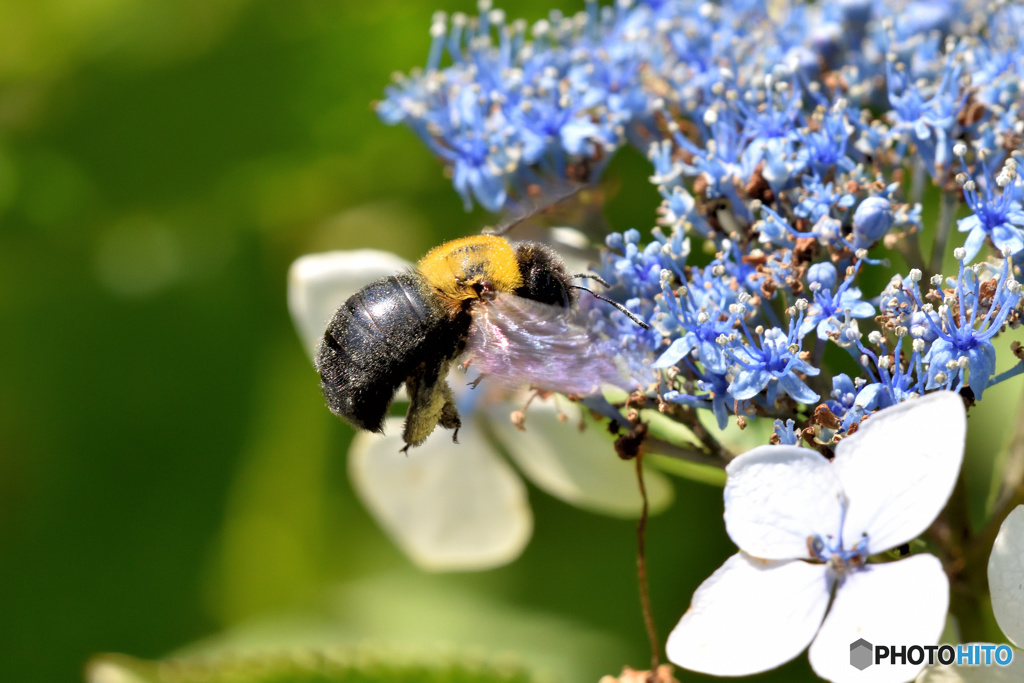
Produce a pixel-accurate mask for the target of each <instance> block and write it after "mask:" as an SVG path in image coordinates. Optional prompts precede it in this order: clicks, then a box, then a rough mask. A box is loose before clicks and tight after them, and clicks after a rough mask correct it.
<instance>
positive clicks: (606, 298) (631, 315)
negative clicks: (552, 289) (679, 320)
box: [569, 285, 651, 330]
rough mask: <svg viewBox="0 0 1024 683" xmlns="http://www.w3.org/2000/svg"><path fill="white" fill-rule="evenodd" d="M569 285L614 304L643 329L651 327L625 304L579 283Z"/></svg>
mask: <svg viewBox="0 0 1024 683" xmlns="http://www.w3.org/2000/svg"><path fill="white" fill-rule="evenodd" d="M569 286H570V287H572V288H573V289H582V290H583V291H584V292H590V293H591V294H592V295H593V296H594V297H595V298H598V299H600V300H601V301H605V302H607V303H610V304H611V305H612V306H614V307H615V308H616V309H618V310H619V311H620V312H621V313H622V314H623V315H625V316H626V317H627V318H629V319H630V320H632V321H633V322H634V323H636V324H637V325H639V326H640V327H642V328H644V329H645V330H649V329H651V326H650V325H648V324H647V323H645V322H644V321H643V320H641V319H640V318H638V317H637V316H636V315H635V314H634V313H632V312H630V311H629V309H627V308H626V307H625V306H623V305H622V304H620V303H619V302H618V301H612V300H611V299H609V298H608V297H604V296H601V295H600V294H598V293H597V292H595V291H594V290H592V289H587V288H586V287H583V286H580V285H569Z"/></svg>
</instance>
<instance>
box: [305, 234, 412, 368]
mask: <svg viewBox="0 0 1024 683" xmlns="http://www.w3.org/2000/svg"><path fill="white" fill-rule="evenodd" d="M411 267H412V264H410V263H409V262H408V261H406V260H405V259H402V258H399V257H397V256H395V255H394V254H392V253H389V252H386V251H378V250H376V249H360V250H357V251H328V252H324V253H322V254H307V255H306V256H301V257H299V258H297V259H295V261H294V262H293V263H292V265H291V267H290V268H289V269H288V311H289V312H290V313H291V314H292V321H293V322H294V323H295V327H296V329H298V331H299V337H300V338H301V339H302V346H303V347H304V348H305V349H306V352H307V353H309V354H310V358H312V357H313V354H315V353H316V347H317V344H319V343H320V339H321V338H323V336H324V330H325V329H327V323H328V322H329V321H330V319H331V317H332V316H333V315H334V312H335V311H336V310H338V306H340V305H341V304H343V303H344V302H345V301H346V300H347V299H348V298H349V297H350V296H352V295H353V294H355V293H356V292H357V291H359V290H360V289H362V288H363V287H365V286H366V285H368V284H370V283H371V282H373V281H374V280H377V279H380V278H382V277H386V276H388V275H394V274H395V273H400V272H402V271H403V270H408V269H409V268H411Z"/></svg>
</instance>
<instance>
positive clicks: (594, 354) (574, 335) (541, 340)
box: [464, 293, 637, 395]
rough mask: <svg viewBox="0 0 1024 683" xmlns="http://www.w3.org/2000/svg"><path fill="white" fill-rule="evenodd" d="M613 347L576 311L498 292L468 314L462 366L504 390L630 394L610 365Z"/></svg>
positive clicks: (630, 385) (625, 381) (628, 383)
mask: <svg viewBox="0 0 1024 683" xmlns="http://www.w3.org/2000/svg"><path fill="white" fill-rule="evenodd" d="M617 354H618V345H617V344H616V343H615V342H614V341H612V340H610V339H604V338H602V337H600V336H598V335H597V334H595V333H594V332H592V331H591V330H590V327H589V326H588V324H587V318H586V313H584V312H582V311H580V310H579V309H575V308H574V309H566V308H563V307H561V306H551V305H548V304H542V303H540V302H537V301H533V300H531V299H524V298H522V297H518V296H515V295H512V294H505V293H499V294H498V295H496V296H495V297H494V298H492V299H488V300H486V301H480V302H479V303H477V304H476V308H475V309H474V311H473V321H472V323H471V324H470V328H469V338H468V342H467V347H466V354H465V356H464V358H465V363H466V365H467V366H468V367H469V368H470V369H471V370H476V371H477V372H480V373H482V374H483V375H485V376H486V379H485V381H498V382H499V383H501V384H503V385H505V386H507V387H510V388H520V387H523V386H524V385H530V386H532V387H534V388H536V389H543V390H546V391H555V392H558V393H562V394H583V395H587V394H592V393H594V392H596V391H597V390H598V389H599V388H600V386H601V385H602V384H611V385H613V386H617V387H620V388H622V389H626V390H627V391H631V390H633V389H635V388H637V384H636V382H634V381H631V380H629V379H628V378H627V377H626V376H625V375H624V374H623V373H620V371H619V368H618V366H617V364H616V361H615V359H616V356H617Z"/></svg>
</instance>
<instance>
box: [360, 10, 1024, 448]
mask: <svg viewBox="0 0 1024 683" xmlns="http://www.w3.org/2000/svg"><path fill="white" fill-rule="evenodd" d="M480 10H481V11H480V14H479V16H477V17H467V16H465V15H461V14H453V15H452V16H451V17H447V16H445V15H440V14H439V15H438V16H436V17H435V20H434V23H433V26H432V28H431V34H432V36H433V42H432V45H431V48H430V53H429V56H428V58H427V63H426V66H425V68H424V69H422V70H420V71H416V72H413V73H412V74H410V75H408V76H403V77H401V78H399V79H398V80H397V82H396V83H395V84H394V85H393V86H391V87H390V88H389V89H388V90H387V93H386V98H385V99H384V100H383V101H382V102H381V103H380V104H379V105H378V113H379V114H380V116H381V117H382V118H383V119H384V120H385V121H387V122H389V123H402V124H405V125H407V126H409V127H410V128H411V129H412V130H414V131H415V132H416V133H417V134H418V135H419V136H420V137H421V138H422V139H423V140H424V142H425V143H426V144H427V145H428V146H429V147H430V148H431V149H432V150H433V151H434V152H435V153H436V154H437V156H438V157H439V159H441V161H442V162H443V163H444V164H445V165H446V166H447V167H448V168H449V170H450V173H451V176H452V178H453V181H454V185H455V189H456V190H457V191H458V192H459V194H460V195H461V196H462V197H463V199H464V201H465V202H466V203H467V206H469V205H470V204H471V203H472V202H474V201H475V202H478V203H479V204H481V205H482V206H484V207H486V208H488V209H491V210H498V209H500V208H502V207H505V206H507V205H508V204H509V203H510V202H513V201H515V200H516V199H517V198H518V197H521V196H523V195H525V194H527V193H528V192H529V191H530V188H531V186H532V185H534V184H544V183H550V182H559V181H565V180H569V181H588V182H589V181H593V180H596V179H597V178H598V177H599V175H600V173H601V171H602V169H603V168H604V167H605V165H606V164H607V162H608V160H609V159H610V158H611V156H612V155H613V154H615V153H617V152H618V150H620V149H622V148H624V147H629V146H632V147H634V148H636V149H638V150H640V151H641V152H643V153H645V154H646V155H647V158H648V159H649V160H650V163H651V168H652V171H651V175H650V181H651V182H652V183H653V184H654V186H655V187H656V188H657V191H658V193H659V195H660V197H661V203H660V206H658V208H657V215H658V226H657V227H655V228H654V229H653V231H652V232H651V237H650V239H645V238H644V236H643V235H641V233H640V232H639V231H637V230H625V231H623V232H621V233H613V234H611V235H610V236H609V237H608V238H607V241H606V249H605V250H604V252H603V255H602V258H601V262H600V264H598V266H597V267H596V271H597V272H599V274H600V275H601V276H602V277H603V278H604V279H605V280H607V281H608V282H609V283H610V284H611V290H610V291H609V292H608V294H609V295H610V296H613V297H614V298H616V299H617V300H618V301H620V302H622V303H623V304H624V305H625V306H626V307H627V308H628V309H629V310H630V311H631V312H633V313H635V314H636V315H637V316H639V317H640V318H642V319H644V320H645V321H647V322H648V323H649V324H650V326H651V329H650V330H643V329H640V328H639V327H638V326H636V325H635V324H633V323H632V322H631V321H630V320H629V319H628V318H627V317H626V316H624V315H622V314H621V313H619V312H617V311H614V310H611V309H609V307H607V306H594V307H593V320H594V325H595V328H596V329H597V330H598V331H599V332H600V333H602V334H604V335H607V336H608V337H609V338H612V339H615V340H617V341H618V342H619V343H620V346H621V352H622V357H623V359H624V360H625V361H626V363H627V364H628V366H629V367H630V369H631V371H632V372H634V374H635V376H636V377H637V378H638V379H640V380H641V381H643V382H644V383H645V384H647V385H648V386H649V388H650V392H651V395H652V396H653V395H654V393H656V394H657V397H658V399H659V400H660V401H662V402H663V404H669V405H672V404H674V405H677V406H682V407H683V408H680V409H681V410H682V409H693V410H697V409H702V410H709V411H711V412H712V413H713V414H714V416H715V418H716V419H717V421H718V422H719V424H720V425H722V426H725V425H726V423H727V422H728V420H729V418H730V416H743V419H742V420H740V422H741V424H743V423H745V422H746V420H748V419H750V418H753V417H756V416H767V417H771V418H772V419H775V418H781V419H780V420H779V421H778V422H777V423H776V427H775V437H774V438H775V440H777V441H779V442H782V443H793V442H795V441H797V440H798V439H799V438H804V439H812V440H816V441H819V442H821V443H828V442H831V441H833V440H835V439H837V438H842V436H844V435H845V434H846V433H848V432H849V431H850V430H851V429H854V428H855V427H856V425H857V423H858V422H859V421H860V420H861V419H863V418H864V417H865V416H867V415H869V414H870V413H872V412H874V411H876V410H879V409H881V408H884V407H886V406H889V405H892V404H895V403H899V402H902V401H905V400H908V399H910V398H913V397H915V396H917V395H920V394H923V393H925V392H928V391H934V390H938V389H949V390H954V391H961V392H962V393H964V394H965V396H966V397H968V398H973V399H975V400H976V399H981V398H982V396H983V394H984V392H985V390H986V388H988V387H989V386H991V385H992V384H994V383H996V382H998V381H1002V380H1003V379H1007V378H1008V377H1010V376H1013V375H1015V374H1019V373H1020V372H1022V371H1024V365H1021V364H1018V365H1017V366H1015V368H1014V369H1013V370H1011V371H1009V372H1007V373H1003V374H1002V375H995V360H996V347H995V346H994V345H993V338H994V337H995V336H996V335H998V334H999V333H1000V332H1002V331H1003V330H1005V329H1006V328H1007V327H1008V326H1016V325H1018V324H1019V322H1020V316H1021V308H1022V304H1021V287H1020V285H1019V284H1018V282H1017V279H1016V277H1015V276H1019V274H1020V273H1019V267H1020V262H1021V260H1022V259H1024V209H1022V202H1024V181H1022V179H1021V178H1020V177H1019V176H1018V174H1017V167H1018V164H1019V163H1020V156H1021V152H1020V151H1019V150H1020V148H1021V147H1022V141H1024V88H1022V87H1021V83H1022V82H1024V39H1022V34H1021V33H1020V27H1021V26H1022V25H1024V9H1022V8H1021V7H1020V6H1019V5H1015V4H1012V3H995V4H993V3H989V2H985V1H983V0H956V1H939V2H929V3H922V2H901V1H897V0H892V1H886V0H845V1H843V2H817V3H800V2H794V3H788V4H786V3H783V4H779V3H765V2H760V1H757V0H723V1H722V2H721V3H717V4H712V3H707V2H703V1H701V2H698V1H695V0H658V1H655V0H650V1H648V2H636V3H632V2H629V1H628V0H620V1H619V2H617V3H616V4H615V5H614V6H610V7H600V6H599V5H598V4H597V3H596V2H586V3H585V6H584V9H583V10H582V11H581V12H579V13H578V14H576V15H573V16H564V15H562V14H560V13H558V12H553V13H551V14H550V15H549V16H548V18H546V19H544V20H541V21H539V22H536V23H535V24H533V25H532V26H528V25H527V24H526V23H524V22H521V21H517V22H508V21H507V20H506V18H505V15H504V13H503V12H501V11H499V10H495V9H492V8H491V6H490V4H489V2H481V3H480ZM926 197H927V198H930V199H929V201H935V202H936V203H937V206H936V207H935V208H936V210H935V211H931V212H929V213H925V212H924V210H923V209H924V207H923V202H924V201H925V199H926ZM936 197H938V199H937V200H936V199H934V198H936ZM961 200H962V201H961ZM958 207H962V208H961V209H958ZM958 210H959V211H960V212H959V213H958ZM931 214H937V215H938V218H930V219H929V221H928V222H926V221H925V220H924V219H923V217H922V216H923V215H931ZM954 224H956V226H957V227H958V228H959V232H961V233H966V235H965V237H966V241H965V242H964V244H963V247H962V248H958V249H956V250H955V254H954V256H955V260H956V262H957V263H958V266H957V274H956V276H955V277H949V278H946V277H943V276H941V275H939V274H938V272H939V271H940V270H941V268H942V266H943V256H944V255H947V256H948V255H949V251H950V250H952V249H953V247H954V246H956V245H954V244H952V243H950V239H951V236H953V237H955V236H956V235H957V231H953V230H952V226H953V225H954ZM923 235H924V236H925V237H924V239H923V240H922V239H921V237H922V236H923ZM691 242H694V243H698V242H699V244H700V248H699V249H694V250H693V251H692V253H691ZM922 243H926V244H929V245H931V244H933V243H934V245H935V246H934V247H933V248H932V249H931V250H930V252H929V254H927V255H926V254H925V253H924V252H923V251H922V249H921V248H920V244H922ZM896 254H898V255H899V258H900V259H901V260H902V261H906V262H907V263H908V264H909V269H908V271H907V272H905V273H901V274H893V273H885V274H882V277H881V280H882V281H885V280H886V279H888V284H886V285H885V286H884V287H883V288H882V289H881V291H879V289H878V286H877V285H875V286H874V287H868V286H867V285H865V284H864V282H865V280H867V281H873V282H876V283H877V282H879V280H880V278H879V273H880V271H881V270H883V269H885V268H888V267H889V264H890V263H892V262H894V261H895V258H893V257H894V256H895V255H896ZM982 256H984V258H982ZM986 259H987V260H986ZM972 264H973V265H972ZM926 271H927V272H928V274H929V275H930V277H929V278H928V279H927V280H925V279H924V273H925V272H926ZM869 274H870V275H869ZM592 304H593V302H589V301H588V300H586V299H585V300H584V301H583V303H582V305H584V306H592ZM862 325H863V329H862ZM837 354H838V355H840V356H842V355H846V356H848V357H849V358H850V359H851V360H852V361H853V363H852V364H847V365H848V366H849V367H855V368H858V372H856V373H853V372H850V371H849V370H847V372H845V373H839V372H829V371H828V368H827V367H826V363H825V360H826V358H832V359H835V357H836V355H837Z"/></svg>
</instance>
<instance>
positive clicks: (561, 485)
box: [487, 400, 673, 517]
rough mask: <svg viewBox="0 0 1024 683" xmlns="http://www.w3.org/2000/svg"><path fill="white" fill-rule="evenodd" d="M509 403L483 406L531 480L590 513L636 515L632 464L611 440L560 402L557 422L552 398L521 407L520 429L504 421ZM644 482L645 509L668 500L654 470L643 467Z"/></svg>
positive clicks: (670, 492) (637, 495)
mask: <svg viewBox="0 0 1024 683" xmlns="http://www.w3.org/2000/svg"><path fill="white" fill-rule="evenodd" d="M511 410H512V407H511V404H509V403H504V404H498V405H495V406H489V407H488V408H487V414H488V416H489V417H490V418H491V424H492V425H493V427H494V429H495V431H496V433H497V436H498V438H499V439H500V440H501V443H502V445H503V446H504V447H505V449H506V450H507V451H508V453H509V455H511V456H512V459H513V460H514V461H515V463H516V465H518V466H519V468H520V469H521V470H522V471H523V474H525V475H526V476H527V477H528V478H529V479H530V480H531V481H532V482H533V483H534V484H536V485H537V486H538V487H539V488H541V489H543V490H544V491H546V492H547V493H549V494H551V495H552V496H555V497H556V498H560V499H561V500H564V501H565V502H567V503H569V504H571V505H575V506H576V507H580V508H583V509H586V510H591V511H593V512H600V513H604V514H608V515H616V516H622V517H636V516H639V514H640V508H641V498H640V491H639V488H638V487H637V481H636V465H635V464H634V463H633V462H626V461H624V460H622V459H620V458H619V457H618V456H617V455H616V454H615V448H614V447H613V445H612V442H611V441H610V440H609V439H607V438H605V437H604V436H603V435H602V434H601V433H600V432H599V431H598V430H599V429H600V426H599V425H596V424H593V423H590V424H588V425H587V428H586V429H585V430H583V431H580V429H579V421H580V410H579V407H578V406H576V404H567V405H566V404H565V402H564V401H563V405H562V412H563V413H565V415H566V416H567V417H568V418H569V419H568V420H567V421H565V422H562V421H559V419H558V411H557V410H556V406H555V404H554V403H553V402H552V401H550V400H549V401H540V400H535V401H533V402H532V403H531V404H530V407H529V410H527V411H526V423H525V430H519V429H516V428H515V426H514V425H513V424H512V422H511V421H510V420H509V413H510V412H511ZM644 485H645V487H646V489H647V499H648V502H649V504H650V509H651V512H654V513H656V512H660V511H661V510H664V509H665V508H666V507H668V505H669V504H670V503H671V502H672V495H673V489H672V485H671V484H670V483H669V481H668V479H667V478H666V477H665V476H664V475H663V474H661V473H660V472H655V471H652V470H651V469H649V468H646V469H645V470H644Z"/></svg>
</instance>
